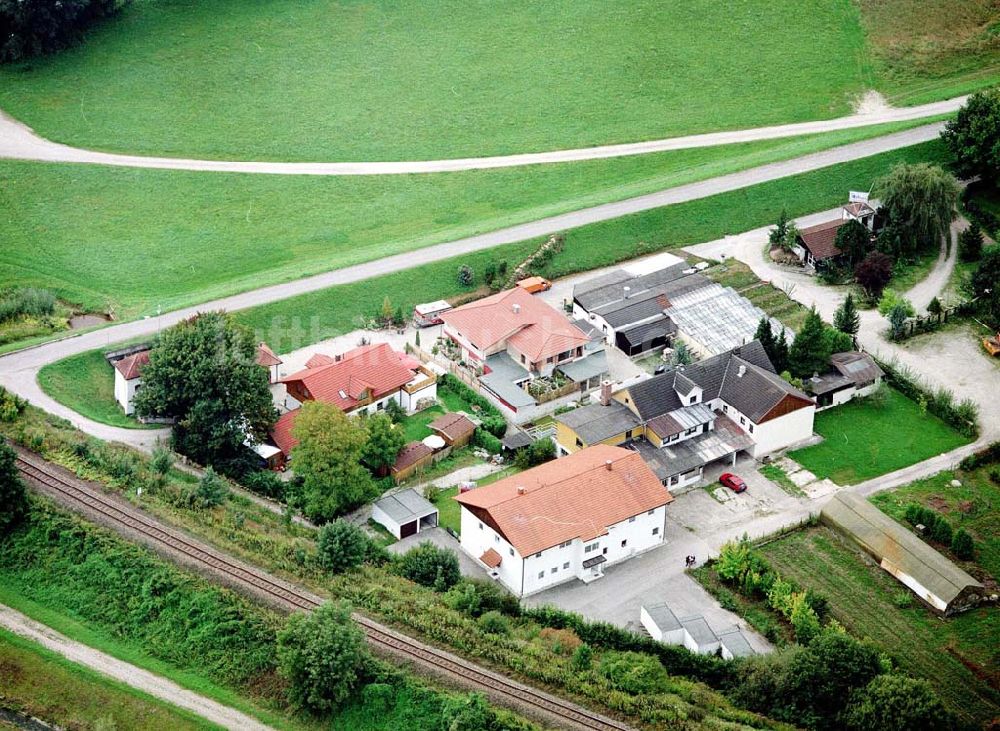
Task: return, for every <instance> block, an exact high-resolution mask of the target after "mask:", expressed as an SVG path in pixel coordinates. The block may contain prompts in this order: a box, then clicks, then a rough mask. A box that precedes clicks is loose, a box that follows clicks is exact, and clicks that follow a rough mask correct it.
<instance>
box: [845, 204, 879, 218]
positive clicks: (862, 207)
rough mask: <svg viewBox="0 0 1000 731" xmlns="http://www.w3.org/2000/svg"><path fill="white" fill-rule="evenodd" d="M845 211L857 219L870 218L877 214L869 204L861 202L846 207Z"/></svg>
mask: <svg viewBox="0 0 1000 731" xmlns="http://www.w3.org/2000/svg"><path fill="white" fill-rule="evenodd" d="M844 210H845V211H847V212H848V213H850V214H851V215H852V216H854V217H855V218H861V217H862V216H868V215H870V214H872V213H875V209H874V208H872V207H871V206H870V205H868V204H867V203H861V202H860V201H858V202H855V203H848V204H847V205H846V206H844Z"/></svg>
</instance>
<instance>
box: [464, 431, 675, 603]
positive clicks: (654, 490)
mask: <svg viewBox="0 0 1000 731" xmlns="http://www.w3.org/2000/svg"><path fill="white" fill-rule="evenodd" d="M455 499H456V500H457V501H458V502H459V504H460V505H461V514H462V538H461V542H462V548H463V550H465V551H466V552H467V553H468V554H470V555H471V556H473V557H474V558H476V559H477V560H479V561H480V563H482V564H483V565H484V566H486V568H487V569H488V570H489V571H490V573H491V575H493V576H494V577H496V578H497V579H499V580H500V581H501V582H502V583H503V584H504V585H505V586H506V587H507V588H508V589H510V590H511V591H512V592H513V593H514V594H516V595H518V596H527V595H528V594H534V593H535V592H539V591H542V590H543V589H548V588H549V587H551V586H555V585H556V584H561V583H563V582H565V581H571V580H575V579H579V580H581V581H584V582H590V581H593V580H595V579H597V578H600V577H601V576H602V575H603V573H604V567H605V566H608V565H610V564H614V563H617V562H619V561H624V560H625V559H627V558H630V557H632V556H634V555H636V554H638V553H642V552H643V551H647V550H649V549H651V548H654V547H656V546H658V545H660V544H661V543H662V542H663V540H664V535H663V534H664V528H665V521H666V506H667V504H668V503H670V502H671V501H672V500H673V497H672V496H671V495H670V493H669V492H668V491H667V490H666V489H665V488H664V487H663V485H662V484H661V482H660V480H659V479H658V478H657V477H656V475H654V474H653V473H652V471H651V470H650V469H649V467H647V466H646V464H645V462H643V460H642V457H640V456H639V454H637V453H636V452H633V451H631V450H628V449H622V448H620V447H611V446H607V445H599V446H596V447H591V448H590V449H584V450H581V451H580V452H577V453H575V454H573V455H570V456H569V457H565V458H562V459H558V460H554V461H552V462H547V463H545V464H543V465H540V466H538V467H535V468H533V469H530V470H527V471H525V472H522V473H520V474H517V475H514V476H512V477H508V478H506V479H504V480H500V481H499V482H495V483H493V484H492V485H487V486H485V487H481V488H477V489H474V490H470V491H469V492H465V493H462V494H460V495H458V496H456V498H455Z"/></svg>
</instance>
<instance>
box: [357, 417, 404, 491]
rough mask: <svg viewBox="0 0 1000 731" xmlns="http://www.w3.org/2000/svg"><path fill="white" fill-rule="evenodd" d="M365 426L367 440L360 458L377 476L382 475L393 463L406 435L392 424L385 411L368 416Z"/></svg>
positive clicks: (386, 472)
mask: <svg viewBox="0 0 1000 731" xmlns="http://www.w3.org/2000/svg"><path fill="white" fill-rule="evenodd" d="M365 426H366V428H367V430H368V441H367V442H366V443H365V448H364V452H363V455H362V459H363V460H364V462H365V464H367V465H368V466H369V467H371V468H372V469H373V470H375V472H376V474H377V475H378V476H379V477H383V476H385V475H386V474H388V472H389V468H390V467H392V465H393V464H395V462H396V456H397V455H398V454H399V450H401V449H402V448H403V445H404V444H406V437H405V436H403V430H402V429H401V428H399V427H397V426H396V425H395V424H393V423H392V418H391V417H390V416H389V415H388V414H386V413H381V414H375V415H374V416H371V417H369V418H368V419H367V423H366V424H365Z"/></svg>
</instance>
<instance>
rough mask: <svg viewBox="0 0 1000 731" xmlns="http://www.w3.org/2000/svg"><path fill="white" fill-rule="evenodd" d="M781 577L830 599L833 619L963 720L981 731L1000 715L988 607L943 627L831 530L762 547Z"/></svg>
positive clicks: (996, 638) (994, 627)
mask: <svg viewBox="0 0 1000 731" xmlns="http://www.w3.org/2000/svg"><path fill="white" fill-rule="evenodd" d="M761 551H762V552H763V554H764V555H765V557H766V558H767V560H768V561H770V562H771V564H772V565H773V566H774V568H775V569H777V570H778V571H780V572H781V573H782V574H783V575H785V576H787V577H790V578H792V579H793V580H795V581H796V582H797V583H798V584H800V585H801V586H803V587H806V588H811V589H815V590H816V591H818V592H820V593H822V594H824V595H825V596H826V597H827V598H828V599H829V600H830V608H831V612H832V614H833V616H834V617H835V618H836V619H837V621H839V622H841V623H842V624H843V625H844V627H846V628H847V630H848V631H849V632H851V633H852V634H854V635H855V636H857V637H861V638H869V639H871V640H872V641H873V642H875V643H876V644H877V645H878V646H879V647H881V648H882V649H883V650H885V652H887V653H888V654H889V655H890V656H891V657H893V658H894V659H895V660H896V661H897V662H898V663H899V664H900V666H901V667H902V669H903V670H904V671H906V672H908V673H912V674H914V675H916V676H920V677H924V678H926V679H927V680H929V681H930V682H931V684H932V685H933V686H934V688H935V690H936V691H937V692H938V694H940V696H941V698H942V700H943V701H944V702H945V703H946V704H947V705H948V706H949V707H950V708H951V709H952V710H954V711H955V712H956V713H958V714H959V715H960V716H961V717H962V718H963V720H964V721H966V722H967V723H970V724H972V725H974V726H975V727H982V726H984V725H986V724H987V723H988V722H989V720H990V719H992V718H995V717H996V715H997V713H998V710H1000V692H998V691H997V689H996V688H995V687H994V688H991V687H990V685H989V683H988V680H987V678H988V675H989V673H990V672H994V673H995V671H996V668H997V667H998V662H1000V655H998V651H997V648H1000V613H998V612H997V611H996V609H995V608H993V607H982V608H980V609H976V610H974V611H971V612H965V613H963V614H960V615H957V616H954V617H951V618H949V619H947V620H941V619H940V618H938V617H937V616H936V615H934V614H933V613H931V612H930V611H929V610H928V609H926V608H925V607H924V606H923V605H921V604H919V603H918V602H917V600H916V599H915V598H914V597H913V595H912V593H911V592H910V591H909V590H908V589H906V588H905V587H904V586H903V585H902V584H900V583H899V582H898V581H896V580H895V579H893V578H892V577H891V576H890V575H889V574H888V573H886V572H885V571H883V570H882V569H881V568H879V567H878V566H877V565H875V564H874V563H873V562H872V561H871V560H870V559H869V558H868V557H867V556H865V555H864V554H863V553H862V552H861V551H860V550H858V549H857V548H855V547H854V546H853V544H851V543H849V542H848V541H847V540H846V539H844V538H842V537H841V536H840V534H838V533H835V532H833V531H832V530H830V529H829V528H825V527H819V528H810V529H807V530H802V531H797V532H795V533H793V534H791V535H789V536H787V537H784V538H781V539H780V540H777V541H774V542H773V543H769V544H767V545H765V546H763V547H762V548H761Z"/></svg>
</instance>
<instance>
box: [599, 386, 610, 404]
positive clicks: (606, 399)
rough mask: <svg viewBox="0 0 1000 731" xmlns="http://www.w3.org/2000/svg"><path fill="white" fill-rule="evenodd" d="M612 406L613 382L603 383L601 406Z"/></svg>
mask: <svg viewBox="0 0 1000 731" xmlns="http://www.w3.org/2000/svg"><path fill="white" fill-rule="evenodd" d="M610 405H611V381H601V406H610Z"/></svg>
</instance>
